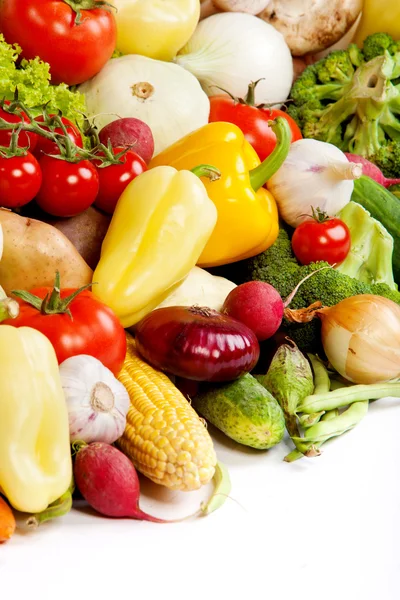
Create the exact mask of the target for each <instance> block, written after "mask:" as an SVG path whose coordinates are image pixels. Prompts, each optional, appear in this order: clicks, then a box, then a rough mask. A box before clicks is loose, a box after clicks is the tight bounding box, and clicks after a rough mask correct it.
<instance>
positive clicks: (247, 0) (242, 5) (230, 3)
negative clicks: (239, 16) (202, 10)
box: [212, 0, 270, 15]
mask: <svg viewBox="0 0 400 600" xmlns="http://www.w3.org/2000/svg"><path fill="white" fill-rule="evenodd" d="M212 1H213V3H214V5H215V7H216V8H218V9H219V10H223V11H225V12H244V13H248V14H250V15H258V14H259V13H260V12H261V11H262V10H264V9H265V8H267V6H268V4H269V3H270V0H212Z"/></svg>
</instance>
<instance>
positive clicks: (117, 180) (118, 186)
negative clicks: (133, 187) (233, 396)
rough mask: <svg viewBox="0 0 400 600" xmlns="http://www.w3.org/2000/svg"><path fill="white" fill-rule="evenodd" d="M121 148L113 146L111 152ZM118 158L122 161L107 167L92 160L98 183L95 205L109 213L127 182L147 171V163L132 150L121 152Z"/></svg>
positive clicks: (116, 152)
mask: <svg viewBox="0 0 400 600" xmlns="http://www.w3.org/2000/svg"><path fill="white" fill-rule="evenodd" d="M123 150H124V148H113V153H114V154H119V153H120V152H122V151H123ZM102 155H103V154H102ZM103 156H104V155H103ZM120 160H121V161H122V164H121V165H110V166H108V167H99V165H100V164H101V162H100V161H93V162H94V164H95V165H96V167H97V174H98V176H99V184H100V187H99V193H98V196H97V198H96V201H95V205H96V206H97V208H100V210H104V212H106V213H108V214H110V215H112V214H113V212H114V210H115V207H116V205H117V202H118V199H119V197H120V195H121V194H122V192H123V191H124V189H125V188H126V186H127V185H128V183H130V182H131V181H132V180H133V179H135V177H137V176H138V175H141V174H142V173H143V172H144V171H147V165H146V163H145V162H144V160H143V158H141V157H140V156H139V155H138V154H136V153H135V152H133V151H132V150H128V151H127V152H126V153H125V154H123V155H122V156H121V158H120Z"/></svg>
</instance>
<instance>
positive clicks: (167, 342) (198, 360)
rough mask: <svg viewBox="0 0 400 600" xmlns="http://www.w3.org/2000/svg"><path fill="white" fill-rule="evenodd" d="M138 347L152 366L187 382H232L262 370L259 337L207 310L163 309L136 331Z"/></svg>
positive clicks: (223, 316) (157, 311)
mask: <svg viewBox="0 0 400 600" xmlns="http://www.w3.org/2000/svg"><path fill="white" fill-rule="evenodd" d="M135 335H136V346H137V349H138V350H139V352H140V354H141V355H142V356H143V358H144V359H145V360H146V361H147V362H149V363H150V364H151V365H153V366H155V367H157V368H158V369H161V370H163V371H167V372H168V373H172V374H173V375H176V376H178V377H184V378H185V379H194V380H196V381H210V382H211V381H212V382H217V381H232V380H233V379H237V378H238V377H240V376H241V375H244V374H245V373H248V372H249V371H251V370H252V369H253V368H254V367H255V365H256V364H257V361H258V358H259V355H260V346H259V344H258V341H257V338H256V336H255V335H254V333H253V331H252V330H251V329H249V328H248V327H246V325H244V324H243V323H241V322H239V321H237V320H236V319H232V317H229V316H228V315H223V314H222V313H220V312H217V311H216V310H212V309H211V308H208V307H201V306H190V307H188V306H168V307H165V308H157V309H156V310H153V311H152V312H151V313H149V314H148V315H146V316H145V317H144V319H142V321H140V323H139V324H138V325H137V326H136V330H135Z"/></svg>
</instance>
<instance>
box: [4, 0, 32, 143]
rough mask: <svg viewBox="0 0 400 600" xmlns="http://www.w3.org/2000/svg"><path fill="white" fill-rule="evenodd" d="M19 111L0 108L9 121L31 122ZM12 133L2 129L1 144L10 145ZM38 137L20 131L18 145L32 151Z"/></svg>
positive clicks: (8, 104)
mask: <svg viewBox="0 0 400 600" xmlns="http://www.w3.org/2000/svg"><path fill="white" fill-rule="evenodd" d="M0 6H1V3H0ZM4 104H6V105H7V106H10V104H11V103H10V102H9V101H8V100H6V101H5V103H4ZM18 112H19V115H13V114H10V113H8V112H7V111H5V110H3V109H2V108H0V118H1V119H4V120H5V121H7V123H20V122H21V121H22V122H25V123H30V121H29V119H28V116H27V115H26V114H25V113H24V112H23V111H22V110H18ZM11 135H12V131H11V130H7V129H0V146H5V147H8V146H9V145H10V142H11ZM37 138H38V136H37V135H36V133H31V132H27V131H20V133H19V135H18V147H19V148H29V150H30V151H33V150H34V149H35V146H36V143H37Z"/></svg>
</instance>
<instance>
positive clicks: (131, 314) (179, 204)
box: [0, 0, 400, 543]
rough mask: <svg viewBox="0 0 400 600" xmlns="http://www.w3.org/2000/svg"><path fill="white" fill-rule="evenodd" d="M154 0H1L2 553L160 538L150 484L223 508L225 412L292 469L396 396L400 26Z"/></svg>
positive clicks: (241, 2)
mask: <svg viewBox="0 0 400 600" xmlns="http://www.w3.org/2000/svg"><path fill="white" fill-rule="evenodd" d="M50 4H51V5H52V7H53V8H51V10H50V8H49V7H50ZM162 4H163V6H161V5H160V3H159V2H157V1H155V0H154V1H153V0H142V1H140V0H139V1H138V0H135V1H133V0H115V2H111V3H108V2H102V1H100V0H85V1H84V2H83V1H78V0H76V1H75V0H74V1H72V0H59V1H58V2H55V3H53V2H52V3H48V2H45V1H40V2H38V1H37V0H35V1H33V0H32V1H27V2H25V3H24V6H23V7H21V5H20V3H17V2H16V1H15V0H3V1H2V2H0V5H1V12H0V75H1V77H0V284H1V287H0V375H1V376H0V543H1V542H3V541H7V540H8V539H10V538H11V537H12V535H13V534H14V532H15V530H16V527H19V526H20V525H22V526H24V527H30V528H34V529H35V528H37V527H38V526H39V525H40V526H41V525H42V524H43V523H45V522H47V521H52V520H54V519H56V518H58V517H60V516H62V515H65V514H66V513H68V512H69V511H70V510H71V508H72V506H73V501H74V499H75V494H76V492H79V493H80V495H81V496H82V497H83V498H84V499H85V501H86V502H87V503H88V504H89V505H90V506H92V508H94V509H95V510H96V511H97V512H98V513H99V514H101V515H104V516H105V517H108V518H132V519H140V520H146V521H150V522H153V523H166V521H164V520H163V519H160V518H158V517H157V516H156V515H150V514H147V513H146V512H144V511H143V510H142V509H141V508H140V478H139V475H140V477H147V478H148V479H150V480H151V481H153V482H154V483H155V484H157V485H160V486H165V487H167V488H168V489H171V490H176V491H179V492H190V491H193V490H198V489H200V488H202V487H203V486H206V485H207V484H209V483H210V482H213V486H214V490H213V492H212V494H211V497H210V498H209V499H208V500H207V501H205V502H204V503H203V504H202V505H201V506H200V507H199V510H198V511H197V512H196V513H195V515H189V517H191V518H192V517H197V516H205V515H209V514H211V513H213V512H214V511H215V510H217V509H218V508H220V507H221V506H222V505H223V503H224V501H225V500H226V498H227V497H229V494H230V490H231V483H230V478H229V473H228V470H227V469H226V467H225V466H224V465H223V464H221V462H220V461H219V459H218V456H217V454H216V451H215V448H214V443H213V439H212V436H211V435H210V432H209V431H208V429H207V423H211V424H212V425H213V426H214V427H216V428H217V429H219V430H220V431H221V432H223V433H224V434H225V436H227V437H229V438H231V439H232V440H234V441H235V442H236V443H237V447H238V449H240V447H241V446H248V447H251V448H254V449H256V450H257V451H259V452H265V451H268V449H270V448H272V447H274V446H276V445H277V444H279V443H281V442H282V440H283V439H284V438H285V436H286V437H290V439H291V440H292V443H293V449H292V451H291V452H290V453H289V454H288V455H287V456H286V457H285V461H286V462H293V461H295V460H298V459H301V458H303V457H306V458H314V457H317V456H320V455H321V453H322V450H321V446H322V445H323V444H325V442H326V441H327V440H328V439H330V438H332V437H337V436H340V435H342V434H343V433H345V432H347V431H349V430H350V429H352V428H353V427H355V426H356V425H357V424H358V423H359V422H360V421H361V419H363V418H364V417H365V416H366V414H367V412H368V405H369V402H370V401H374V400H378V399H380V398H382V397H385V396H390V397H400V384H399V380H400V291H399V289H398V285H399V283H400V204H399V197H398V196H399V192H398V187H399V184H400V165H399V162H398V160H397V155H398V145H399V141H398V129H399V121H398V117H399V115H400V108H399V107H400V104H399V100H398V95H399V90H398V85H399V80H400V79H399V78H400V69H399V60H400V59H399V57H400V31H399V32H397V31H394V30H392V29H391V30H390V32H389V33H390V35H389V33H382V32H381V31H379V30H376V29H375V30H374V29H373V27H372V29H371V23H369V25H368V23H367V16H368V14H367V12H366V11H367V10H369V9H368V5H369V4H371V6H372V4H373V1H372V0H370V2H366V4H365V6H366V7H367V8H366V9H365V11H364V13H363V17H362V20H361V26H360V27H361V30H362V31H364V30H365V32H366V35H365V36H364V37H363V38H362V40H360V39H357V37H356V41H357V43H358V44H359V45H358V46H357V45H356V44H355V43H352V44H350V45H349V44H346V47H345V48H343V49H341V50H336V51H333V52H328V54H327V55H326V56H325V57H324V58H322V59H320V60H318V58H319V57H317V58H315V59H314V58H312V57H311V54H313V53H317V52H320V51H326V50H327V48H328V46H329V45H331V44H334V43H335V42H337V41H338V40H339V38H340V37H341V35H344V34H346V35H349V30H350V28H351V27H353V26H354V25H355V24H356V21H357V18H358V17H359V14H360V10H361V3H360V2H359V1H358V0H352V1H349V2H345V3H340V5H341V9H342V13H341V18H340V19H338V20H336V22H335V27H333V26H332V27H329V32H327V31H323V30H321V26H320V23H322V22H324V23H329V20H330V19H331V18H332V16H333V15H334V14H336V12H337V11H336V9H337V7H336V4H337V3H335V2H334V3H328V2H327V3H317V4H318V10H319V12H318V15H316V14H315V13H313V12H312V11H311V12H309V11H307V2H306V1H305V0H304V1H302V2H300V1H299V2H291V3H287V2H279V3H277V2H274V1H273V0H270V1H269V2H268V1H267V0H262V1H261V0H260V1H259V2H258V1H257V2H247V1H246V0H235V1H233V0H229V1H228V0H218V1H217V0H212V2H211V0H209V1H206V2H200V1H199V0H179V1H177V0H174V1H173V2H172V1H171V2H169V1H166V2H163V3H162ZM53 5H54V6H53ZM322 5H324V6H322ZM33 8H34V9H35V10H33ZM313 10H317V9H316V8H315V7H314V8H313ZM288 11H289V12H288ZM371 11H372V13H373V10H372V8H371ZM171 14H173V17H174V18H173V19H171ZM288 14H290V15H291V18H292V20H291V21H290V23H292V25H293V27H289V26H288V23H289V21H288V20H287V19H286V16H287V15H288ZM311 17H312V18H313V24H312V25H311V24H310V18H311ZM317 17H318V18H317ZM293 19H294V20H293ZM326 27H328V25H326ZM318 28H319V29H318ZM328 33H329V35H328ZM357 35H359V34H357ZM392 36H393V37H392ZM328 50H329V49H328ZM299 56H301V57H305V58H304V60H308V61H309V62H310V63H312V64H309V66H308V67H307V68H306V69H305V70H304V72H303V74H301V75H300V76H299V77H298V78H297V80H295V81H294V70H293V57H299ZM21 397H22V398H24V403H23V405H21ZM330 451H331V452H334V447H332V449H331V450H330ZM254 460H257V457H256V456H254ZM282 468H284V467H282ZM17 514H18V518H17V520H16V515H17ZM184 518H188V515H185V516H184ZM178 520H179V519H178Z"/></svg>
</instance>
